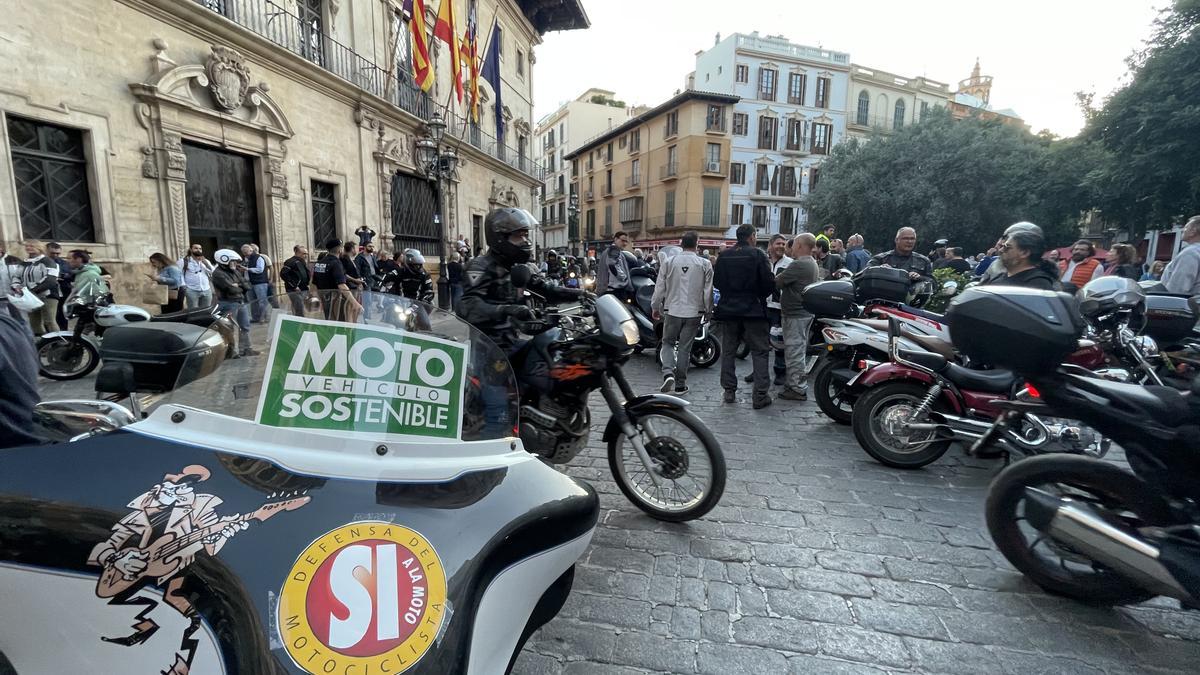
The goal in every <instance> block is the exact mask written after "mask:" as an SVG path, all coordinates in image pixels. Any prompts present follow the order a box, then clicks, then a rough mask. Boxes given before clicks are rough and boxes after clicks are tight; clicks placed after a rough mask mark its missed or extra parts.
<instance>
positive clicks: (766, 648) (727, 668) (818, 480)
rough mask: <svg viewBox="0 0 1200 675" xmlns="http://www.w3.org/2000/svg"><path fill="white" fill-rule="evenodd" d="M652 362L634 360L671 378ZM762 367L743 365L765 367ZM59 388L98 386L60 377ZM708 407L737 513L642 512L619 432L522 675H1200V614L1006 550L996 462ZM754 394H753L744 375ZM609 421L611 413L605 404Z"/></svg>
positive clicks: (701, 408) (801, 414)
mask: <svg viewBox="0 0 1200 675" xmlns="http://www.w3.org/2000/svg"><path fill="white" fill-rule="evenodd" d="M653 363H654V362H653V360H652V358H650V357H648V356H644V355H643V356H635V357H634V358H633V360H632V361H631V362H630V364H629V365H628V367H627V372H628V374H629V376H630V379H631V380H632V381H633V383H634V385H635V388H636V389H638V390H639V391H644V392H648V391H652V390H655V389H657V386H656V385H657V384H658V382H659V375H658V373H657V372H656V370H655V368H654V367H653ZM748 368H749V364H748V363H743V364H742V365H741V370H742V372H743V373H745V372H746V371H747V370H748ZM43 383H44V384H45V385H46V386H45V388H44V389H45V395H46V396H47V397H48V398H53V397H64V396H75V395H80V394H84V395H86V394H87V391H88V389H89V387H90V384H91V381H90V379H89V380H85V381H82V382H79V383H49V382H46V381H43ZM690 384H691V386H692V393H691V394H690V395H689V396H688V398H689V399H690V400H691V401H692V402H693V406H692V409H693V410H694V411H695V412H696V413H697V414H699V415H700V416H701V417H702V418H703V419H704V421H705V422H707V423H708V425H709V426H710V427H711V428H712V429H713V430H714V431H715V433H716V435H717V437H718V438H719V439H720V441H721V443H722V446H723V449H724V451H725V455H726V458H727V461H728V465H729V482H728V485H727V487H726V491H725V497H724V499H723V500H722V502H721V504H720V505H719V506H718V507H717V508H716V509H715V510H713V511H712V512H711V513H710V514H709V515H708V516H707V517H706V518H704V519H703V520H700V521H698V522H693V523H688V524H669V523H661V522H658V521H655V520H652V519H651V518H649V517H647V516H644V515H642V513H641V512H640V511H638V510H637V509H636V508H634V507H633V506H632V505H631V504H629V503H628V502H627V501H626V500H625V498H624V497H623V496H622V495H621V494H620V493H619V491H618V490H617V487H616V485H615V484H614V483H613V481H612V476H611V474H610V472H609V469H608V462H607V458H606V455H605V451H604V449H603V448H602V447H601V443H600V440H599V432H598V431H597V432H595V433H594V434H593V437H592V442H591V444H590V446H589V448H588V450H587V451H586V452H585V453H584V454H583V455H581V456H580V457H579V458H577V459H576V461H575V462H573V463H572V464H571V465H570V466H569V467H567V471H568V472H569V473H570V474H571V475H574V476H577V477H579V478H582V479H584V480H587V481H588V482H590V483H591V484H592V485H594V486H595V487H596V489H597V490H598V491H599V492H600V495H601V507H602V515H601V526H600V528H599V529H598V530H597V533H596V537H595V539H594V541H593V543H592V547H591V549H590V550H589V551H588V553H587V554H586V556H585V557H584V558H583V560H582V561H581V564H580V565H579V567H578V570H577V572H576V576H575V587H574V590H573V592H572V594H571V596H570V598H569V599H568V600H567V603H566V606H565V607H564V608H563V610H562V612H561V614H560V615H559V617H558V618H556V619H555V620H554V621H552V622H551V623H550V624H548V625H547V626H545V627H544V628H542V629H541V630H540V631H538V632H537V633H536V634H534V636H533V638H532V639H531V640H530V642H529V644H528V646H527V648H526V650H525V652H524V653H523V654H522V655H521V657H520V659H519V660H518V661H517V665H516V669H515V672H517V673H520V674H521V675H540V674H549V675H557V674H560V673H561V674H567V673H569V674H572V675H575V674H581V675H582V674H588V675H610V674H611V675H631V674H633V673H647V672H654V673H659V672H668V673H722V674H724V673H772V674H773V673H816V674H824V673H837V674H850V673H873V674H878V673H884V672H894V673H953V674H956V675H958V674H965V673H1012V674H1014V675H1016V674H1020V675H1033V674H1036V673H1053V674H1055V675H1059V674H1062V675H1066V674H1076V673H1078V674H1084V673H1087V674H1092V673H1130V674H1132V673H1195V672H1197V670H1198V669H1200V614H1197V613H1185V612H1182V611H1180V610H1179V609H1178V604H1177V603H1176V602H1175V601H1171V600H1163V599H1158V600H1154V601H1152V602H1150V603H1147V604H1144V605H1139V606H1136V607H1126V608H1119V609H1110V608H1104V607H1091V606H1087V605H1083V604H1080V603H1077V602H1072V601H1069V600H1065V599H1061V598H1056V597H1053V596H1049V595H1046V594H1045V593H1043V592H1041V591H1040V590H1038V589H1037V588H1036V587H1035V586H1033V585H1032V584H1031V583H1029V582H1027V581H1026V580H1025V579H1024V578H1023V577H1022V576H1021V575H1020V574H1018V573H1017V572H1015V571H1014V570H1013V569H1012V568H1011V567H1010V566H1009V565H1008V563H1007V562H1006V561H1005V560H1004V558H1003V557H1002V556H1001V555H1000V554H999V553H998V552H997V551H996V550H995V549H994V548H993V546H992V544H991V541H990V539H989V538H988V535H987V531H986V529H985V528H984V524H983V512H982V504H983V499H984V494H985V491H986V488H987V484H988V481H989V480H990V479H991V477H992V476H993V475H994V474H995V473H996V471H997V470H998V469H999V463H998V462H996V461H990V460H989V461H983V460H966V459H964V458H963V456H962V452H961V450H960V449H958V448H955V449H952V450H951V451H950V453H949V454H948V455H947V456H946V457H945V458H943V459H942V460H941V461H939V462H937V463H935V464H933V465H931V466H929V467H927V468H926V469H923V470H919V471H908V472H905V471H899V470H894V469H889V468H887V467H884V466H882V465H879V464H877V463H875V462H874V461H873V460H871V459H870V458H869V457H867V456H866V454H864V453H863V451H862V450H861V449H859V447H858V445H857V443H856V442H855V441H854V438H853V435H852V434H851V433H850V430H849V428H848V427H843V426H839V425H836V424H834V423H832V422H830V421H828V420H827V419H826V418H825V417H823V416H821V415H820V414H819V413H818V411H817V407H816V404H814V403H812V402H805V403H793V402H789V401H778V400H777V401H776V402H775V404H774V405H772V406H770V407H769V408H766V409H764V410H759V411H755V410H752V409H751V408H750V403H749V390H748V389H743V390H741V391H740V392H739V401H738V403H737V404H735V405H725V404H723V403H721V392H720V388H719V386H718V384H717V370H716V369H715V368H714V369H712V370H708V371H694V372H693V375H692V377H691V381H690ZM743 386H744V387H748V385H743ZM593 418H594V419H595V420H597V425H600V424H601V423H602V422H603V420H605V419H607V414H606V411H605V410H604V409H603V404H602V402H601V401H600V398H599V396H596V397H594V400H593Z"/></svg>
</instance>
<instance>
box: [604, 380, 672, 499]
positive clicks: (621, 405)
mask: <svg viewBox="0 0 1200 675" xmlns="http://www.w3.org/2000/svg"><path fill="white" fill-rule="evenodd" d="M614 382H616V385H617V386H616V387H613V383H614ZM600 394H601V395H602V396H604V402H605V403H607V404H608V409H609V411H610V412H612V416H613V419H614V420H616V422H617V426H618V427H620V429H621V433H623V434H625V437H626V438H628V439H629V443H630V444H631V445H632V446H633V450H634V452H636V453H637V456H638V459H640V460H641V461H642V465H643V466H645V467H646V473H648V474H650V480H651V481H653V482H654V486H655V487H661V486H662V484H663V479H662V477H661V476H659V475H658V471H657V470H656V468H655V464H654V460H653V459H651V458H650V453H649V452H647V450H646V444H645V443H643V442H642V434H641V432H639V431H638V430H637V427H636V426H634V423H633V419H632V418H631V417H629V413H627V412H625V402H626V401H628V400H630V399H632V398H633V397H634V396H635V394H634V393H633V387H631V386H630V385H629V380H628V379H626V378H625V371H623V370H621V367H620V366H612V367H611V368H609V369H608V372H607V373H606V374H605V375H604V378H603V379H602V380H601V381H600ZM642 429H644V430H645V433H646V435H647V436H649V437H650V438H652V439H653V438H654V437H655V433H654V428H653V426H652V425H651V424H650V423H649V422H643V423H642Z"/></svg>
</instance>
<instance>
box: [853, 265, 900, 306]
mask: <svg viewBox="0 0 1200 675" xmlns="http://www.w3.org/2000/svg"><path fill="white" fill-rule="evenodd" d="M911 291H912V280H911V279H909V278H908V272H905V271H904V270H901V269H896V268H894V267H868V268H866V269H865V270H863V271H861V272H859V273H858V274H856V275H854V295H855V297H856V298H857V299H858V301H859V302H861V303H866V302H869V301H871V300H887V301H889V302H908V298H909V293H910V292H911Z"/></svg>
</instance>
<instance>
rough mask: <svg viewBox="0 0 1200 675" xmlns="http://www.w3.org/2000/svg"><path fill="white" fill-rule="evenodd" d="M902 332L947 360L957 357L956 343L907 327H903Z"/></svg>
mask: <svg viewBox="0 0 1200 675" xmlns="http://www.w3.org/2000/svg"><path fill="white" fill-rule="evenodd" d="M900 334H901V335H903V336H904V337H906V338H908V339H909V340H912V341H913V342H915V343H917V344H919V345H921V346H922V347H924V348H925V349H928V350H929V351H931V352H933V353H934V354H938V355H939V356H942V357H944V358H945V359H946V360H947V361H953V360H954V358H955V354H954V345H952V344H950V343H949V342H946V341H945V340H943V339H941V338H937V337H934V336H932V335H922V334H920V333H914V332H912V331H910V330H905V329H901V330H900Z"/></svg>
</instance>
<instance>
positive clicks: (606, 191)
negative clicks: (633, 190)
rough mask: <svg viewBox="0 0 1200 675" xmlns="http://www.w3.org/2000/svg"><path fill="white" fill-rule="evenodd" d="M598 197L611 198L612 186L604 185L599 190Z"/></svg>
mask: <svg viewBox="0 0 1200 675" xmlns="http://www.w3.org/2000/svg"><path fill="white" fill-rule="evenodd" d="M600 196H601V197H611V196H612V186H611V185H605V186H604V187H602V188H600Z"/></svg>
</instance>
